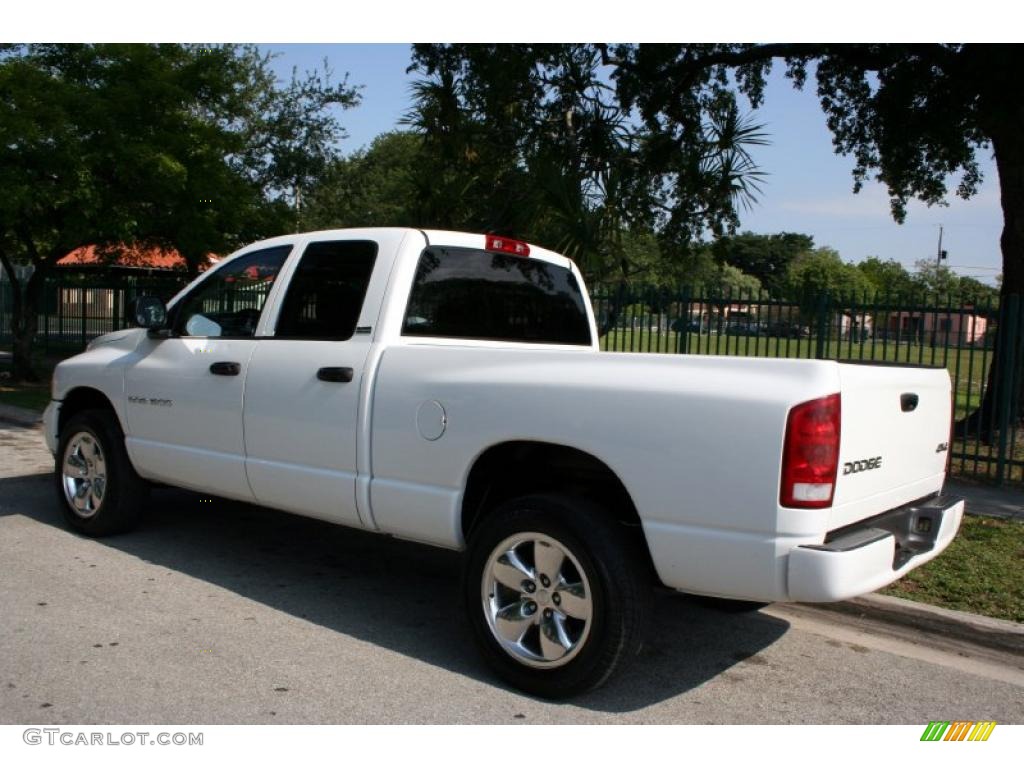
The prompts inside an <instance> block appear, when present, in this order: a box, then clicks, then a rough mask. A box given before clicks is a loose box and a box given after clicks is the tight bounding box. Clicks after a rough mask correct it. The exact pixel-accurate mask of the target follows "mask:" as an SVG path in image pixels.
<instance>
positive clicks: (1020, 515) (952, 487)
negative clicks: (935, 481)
mask: <svg viewBox="0 0 1024 768" xmlns="http://www.w3.org/2000/svg"><path fill="white" fill-rule="evenodd" d="M946 494H947V495H949V496H963V497H964V499H965V500H966V501H967V507H966V511H967V514H969V515H981V516H983V517H1001V518H1004V519H1007V520H1018V521H1020V522H1024V490H1021V489H1019V488H1007V487H1005V486H995V485H980V484H977V483H965V482H961V481H960V480H950V481H948V482H947V483H946Z"/></svg>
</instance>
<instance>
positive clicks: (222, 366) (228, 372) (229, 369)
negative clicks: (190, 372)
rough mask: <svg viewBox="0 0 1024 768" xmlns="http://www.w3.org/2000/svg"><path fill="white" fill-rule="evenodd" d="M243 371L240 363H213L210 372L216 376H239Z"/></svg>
mask: <svg viewBox="0 0 1024 768" xmlns="http://www.w3.org/2000/svg"><path fill="white" fill-rule="evenodd" d="M241 372H242V366H241V364H240V363H211V364H210V373H212V374H213V375H214V376H237V375H238V374H240V373H241Z"/></svg>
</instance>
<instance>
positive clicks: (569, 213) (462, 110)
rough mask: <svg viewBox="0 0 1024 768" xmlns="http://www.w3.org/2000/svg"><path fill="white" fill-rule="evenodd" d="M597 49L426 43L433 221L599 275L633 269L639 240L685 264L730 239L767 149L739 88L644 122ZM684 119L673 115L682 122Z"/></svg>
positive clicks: (421, 85) (417, 64)
mask: <svg viewBox="0 0 1024 768" xmlns="http://www.w3.org/2000/svg"><path fill="white" fill-rule="evenodd" d="M603 55H604V54H603V51H602V49H601V47H600V46H595V45H574V44H557V45H554V44H544V45H515V46H511V45H417V46H415V47H414V51H413V65H412V69H413V70H414V71H416V72H417V73H419V74H420V75H421V79H420V80H419V81H418V82H417V84H416V86H415V96H416V102H415V106H414V109H413V112H412V114H411V115H410V117H409V120H408V122H409V124H410V125H411V127H413V128H414V129H415V130H417V131H419V132H420V133H421V134H422V136H423V142H424V147H425V148H426V150H427V153H426V157H425V161H424V162H423V163H422V164H421V165H420V167H419V170H420V174H421V175H420V178H421V179H423V184H422V186H421V188H422V190H423V193H424V202H425V204H426V205H425V206H424V207H425V212H426V214H427V217H428V220H430V221H431V222H432V223H436V224H438V225H441V226H451V227H467V228H471V229H475V230H486V231H496V232H503V233H506V234H515V235H519V236H523V237H530V238H532V239H534V240H537V241H539V242H542V243H545V244H548V245H550V246H552V247H556V248H558V249H560V250H562V251H563V252H565V253H568V254H569V255H572V256H574V257H576V258H577V259H578V260H579V261H580V262H581V263H582V264H583V266H584V269H585V270H586V271H587V273H588V277H590V278H591V279H598V280H601V279H609V278H611V277H613V276H614V277H617V278H618V279H621V280H628V279H629V278H630V277H631V276H632V275H634V274H635V269H634V267H633V265H631V264H630V263H629V258H628V257H629V253H628V245H629V242H630V238H629V237H628V235H629V234H630V233H633V235H634V238H633V241H634V242H635V238H636V237H642V236H643V235H644V234H645V233H648V232H655V233H657V235H658V238H659V240H660V242H661V244H662V245H663V246H664V247H665V249H666V252H672V253H674V254H679V255H680V256H681V255H684V254H685V253H687V252H688V249H689V247H690V246H691V245H692V244H693V243H694V242H696V241H700V240H702V239H703V238H704V237H705V236H706V235H708V234H722V233H726V232H730V231H733V230H734V229H735V227H736V225H737V224H738V221H739V210H740V209H741V208H742V206H743V205H745V204H749V203H750V201H751V200H752V198H753V196H754V195H755V194H756V184H757V180H758V174H757V170H756V168H755V167H754V165H753V163H752V161H751V159H750V155H749V149H750V147H751V145H753V144H756V143H759V142H761V141H763V138H762V136H761V135H760V133H759V131H758V130H757V127H756V126H753V125H751V124H750V123H749V122H748V121H746V120H744V119H743V117H742V115H741V113H740V111H739V109H738V108H737V105H736V102H735V99H734V97H733V94H732V93H731V91H728V90H727V89H722V90H721V91H717V92H715V93H708V94H707V98H702V99H701V100H700V104H699V106H698V108H697V109H696V110H691V111H688V112H687V114H686V115H685V117H684V116H682V115H679V114H678V113H677V111H676V110H674V109H673V110H672V115H671V117H666V119H665V120H660V119H656V118H652V119H644V120H637V119H635V114H634V111H633V108H632V105H631V104H629V103H627V102H625V101H623V99H622V98H620V96H619V95H618V94H617V93H616V91H615V88H614V86H613V81H612V79H611V75H613V74H614V73H612V72H610V71H609V70H608V69H607V68H606V67H605V66H604V65H603V63H602V57H603ZM677 117H678V118H680V119H676V118H677Z"/></svg>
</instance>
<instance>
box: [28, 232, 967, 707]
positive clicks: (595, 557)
mask: <svg viewBox="0 0 1024 768" xmlns="http://www.w3.org/2000/svg"><path fill="white" fill-rule="evenodd" d="M136 315H137V321H138V324H139V325H140V326H141V327H140V328H135V329H130V330H124V331H118V332H115V333H111V334H108V335H106V336H103V337H100V338H98V339H96V340H95V341H93V342H92V343H91V344H90V345H89V348H88V350H87V351H86V352H84V353H83V354H80V355H78V356H76V357H73V358H71V359H69V360H66V361H64V362H63V363H61V364H60V365H59V366H58V367H57V369H56V372H55V374H54V380H53V402H52V403H51V404H50V406H49V408H48V409H47V411H46V416H45V429H46V438H47V442H48V445H49V447H50V450H51V451H52V452H53V453H54V455H55V459H56V461H55V464H56V472H55V480H56V487H57V493H58V497H59V499H60V503H61V505H62V508H63V510H64V515H65V517H66V519H67V521H68V523H69V524H70V525H71V526H72V527H73V528H75V529H76V530H78V531H80V532H82V533H85V534H90V535H102V534H109V533H113V532H118V531H124V530H126V529H128V528H129V527H130V526H131V525H132V524H133V523H134V522H135V520H136V519H137V516H138V514H139V512H140V511H141V509H142V508H143V507H144V504H145V498H146V493H145V492H146V489H147V486H148V484H149V483H148V482H147V481H153V482H156V483H161V484H168V485H174V486H180V487H183V488H191V489H194V490H196V491H201V492H203V493H207V494H215V495H219V496H222V497H228V498H232V499H240V500H242V501H246V502H253V503H256V504H262V505H265V506H268V507H274V508H278V509H282V510H287V511H289V512H293V513H297V514H300V515H308V516H310V517H316V518H321V519H324V520H329V521H332V522H336V523H340V524H343V525H348V526H352V527H355V528H362V529H366V530H370V531H376V532H380V533H383V534H388V535H393V536H399V537H402V538H406V539H413V540H416V541H420V542H424V543H427V544H432V545H436V546H441V547H449V548H452V549H459V550H466V556H465V579H464V588H463V589H464V599H465V607H466V610H467V611H468V614H469V618H470V622H471V625H472V627H473V630H474V633H475V635H476V637H477V640H478V641H479V646H480V648H481V650H482V652H483V654H484V657H485V658H486V660H487V661H488V662H489V663H490V664H491V665H492V666H493V668H494V669H495V670H496V671H497V673H498V674H499V675H501V676H502V677H503V678H504V679H505V680H506V681H508V682H510V683H511V684H513V685H515V686H518V687H520V688H522V689H525V690H527V691H530V692H532V693H535V694H539V695H542V696H549V697H558V696H568V695H571V694H574V693H577V692H580V691H582V690H586V689H588V688H591V687H594V686H596V685H598V684H600V683H602V682H603V681H604V680H606V679H607V678H608V676H609V675H610V674H611V673H612V671H613V670H614V669H615V668H616V667H618V666H619V665H620V664H621V662H623V661H624V660H625V659H626V658H628V657H629V656H630V655H631V654H632V653H634V652H635V650H636V649H637V648H638V647H639V643H640V641H641V634H642V625H643V619H644V614H645V605H646V603H647V601H648V596H649V594H650V591H651V587H652V586H653V585H655V584H657V583H658V582H660V583H661V584H663V585H665V586H668V587H670V588H672V589H676V590H681V591H684V592H689V593H695V594H701V595H710V596H715V597H723V598H732V599H736V600H745V601H760V602H771V601H832V600H843V599H845V598H849V597H853V596H855V595H860V594H863V593H866V592H871V591H872V590H875V589H878V588H879V587H882V586H884V585H885V584H888V583H890V582H892V581H894V580H896V579H898V578H899V577H901V576H902V575H903V574H905V573H906V572H907V571H908V570H910V569H912V568H915V567H917V566H919V565H921V564H922V563H924V562H927V561H928V560H930V559H931V558H933V557H935V556H936V555H937V554H938V553H939V552H941V551H942V550H943V549H944V548H945V547H946V546H947V545H948V544H949V543H950V541H951V540H952V539H953V537H954V536H955V534H956V531H957V529H958V527H959V524H960V520H961V517H962V515H963V502H962V501H961V500H958V499H952V498H947V497H944V496H942V495H941V494H942V487H943V480H944V477H945V467H946V458H947V455H948V450H949V439H950V381H949V375H948V373H947V372H946V371H945V370H944V369H940V370H935V369H925V368H909V367H888V366H869V365H853V364H842V363H836V362H829V361H815V360H781V359H750V358H737V357H731V358H730V357H690V356H679V355H675V356H670V355H638V354H611V353H604V352H600V351H599V347H598V334H597V331H596V327H595V320H594V314H593V311H592V308H591V306H590V303H589V301H588V299H587V293H586V291H585V290H584V287H583V283H582V279H581V277H580V274H579V272H578V270H577V268H576V267H575V265H574V264H573V263H572V262H571V261H570V260H569V259H566V258H565V257H562V256H559V255H557V254H555V253H552V252H550V251H547V250H544V249H542V248H538V247H536V246H534V245H528V244H526V243H522V242H518V241H515V240H509V239H506V238H501V237H495V236H485V235H471V234H463V233H455V232H439V231H421V230H415V229H352V230H333V231H324V232H313V233H308V234H299V235H290V236H287V237H280V238H275V239H272V240H266V241H263V242H259V243H255V244H253V245H250V246H248V247H246V248H243V249H242V250H241V251H239V252H237V253H236V254H234V255H232V256H231V257H230V258H228V259H225V260H224V261H223V262H222V263H220V264H219V265H217V266H216V267H215V268H213V269H210V270H209V271H207V272H206V273H205V274H203V275H202V276H201V277H199V278H198V279H197V280H196V281H195V282H194V283H192V284H191V285H189V286H188V287H187V288H186V289H185V290H183V291H182V292H181V293H179V294H178V295H177V296H175V297H174V299H173V300H172V301H171V302H170V303H169V304H168V305H167V306H166V307H165V306H164V304H163V303H162V302H160V301H159V300H158V299H154V298H144V299H142V300H140V301H139V302H138V303H137V306H136Z"/></svg>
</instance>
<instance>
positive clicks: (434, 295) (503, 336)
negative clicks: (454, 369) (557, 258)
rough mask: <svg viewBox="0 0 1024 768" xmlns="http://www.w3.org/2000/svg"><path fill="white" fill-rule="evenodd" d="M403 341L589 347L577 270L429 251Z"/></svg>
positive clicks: (469, 252)
mask: <svg viewBox="0 0 1024 768" xmlns="http://www.w3.org/2000/svg"><path fill="white" fill-rule="evenodd" d="M402 335H403V336H412V337H417V336H431V337H441V338H451V339H478V340H482V341H509V342H520V343H528V344H566V345H579V346H590V344H591V334H590V322H589V320H588V316H587V309H586V302H585V299H584V297H583V292H582V290H581V289H580V284H579V281H578V280H577V279H576V276H575V275H574V274H573V273H572V271H571V270H569V269H567V268H566V267H562V266H559V265H557V264H552V263H550V262H547V261H543V260H540V259H531V258H529V257H522V256H511V255H506V254H502V253H492V252H489V251H484V250H478V249H475V248H457V247H444V246H431V247H428V248H427V249H426V250H424V251H423V253H422V254H421V255H420V259H419V263H418V265H417V267H416V275H415V277H414V278H413V285H412V290H411V291H410V294H409V302H408V304H407V306H406V313H405V319H404V321H403V323H402Z"/></svg>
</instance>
